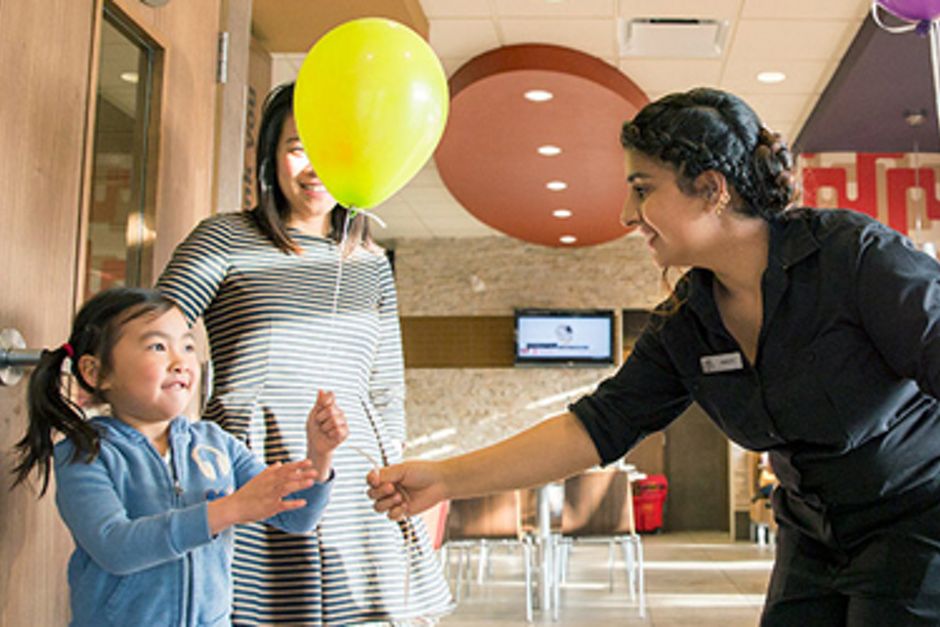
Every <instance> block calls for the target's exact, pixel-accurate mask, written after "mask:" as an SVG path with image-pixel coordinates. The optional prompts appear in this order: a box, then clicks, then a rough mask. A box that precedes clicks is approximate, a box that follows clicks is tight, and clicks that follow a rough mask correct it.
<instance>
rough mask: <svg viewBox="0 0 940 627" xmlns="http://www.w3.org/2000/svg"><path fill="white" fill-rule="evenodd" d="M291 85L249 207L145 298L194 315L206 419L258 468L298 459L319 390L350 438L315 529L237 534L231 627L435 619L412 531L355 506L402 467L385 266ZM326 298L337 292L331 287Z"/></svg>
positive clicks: (418, 539)
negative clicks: (307, 145) (203, 345)
mask: <svg viewBox="0 0 940 627" xmlns="http://www.w3.org/2000/svg"><path fill="white" fill-rule="evenodd" d="M292 99H293V85H286V86H282V87H280V88H278V89H276V90H275V91H273V92H272V93H271V94H270V95H269V97H268V99H267V101H266V102H265V107H264V112H263V114H262V120H261V127H260V129H259V137H258V159H257V162H258V166H257V179H258V198H259V204H258V206H257V207H256V208H255V209H253V210H252V211H250V212H238V213H229V214H220V215H217V216H214V217H211V218H208V219H206V220H204V221H203V222H202V223H200V224H199V225H198V226H197V227H196V229H195V230H194V231H193V232H192V233H191V234H190V235H189V237H188V238H187V239H186V240H185V241H184V242H183V243H182V244H181V245H180V246H179V247H178V248H177V249H176V251H175V252H174V254H173V258H172V260H171V261H170V263H169V265H168V266H167V268H166V270H165V271H164V273H163V275H162V276H161V278H160V280H159V282H158V287H159V289H160V290H161V291H163V292H164V293H165V294H166V295H167V296H169V297H170V298H171V299H173V300H174V301H175V302H176V303H178V304H179V306H180V307H181V308H182V310H183V312H184V313H185V315H186V317H187V318H188V320H189V321H190V323H192V322H194V321H195V320H196V319H197V318H198V317H200V316H202V317H203V319H204V321H205V325H206V329H207V331H208V334H209V344H210V347H211V351H212V363H213V370H214V382H213V391H212V396H211V398H210V400H209V403H208V407H207V409H206V413H205V416H204V418H205V419H208V420H213V421H216V422H218V423H219V424H220V425H221V426H222V427H223V428H225V429H226V430H228V431H229V432H231V433H233V434H235V435H236V436H237V437H239V438H242V439H244V440H245V442H246V443H247V444H248V445H249V446H250V447H251V448H252V450H254V451H255V453H256V454H257V455H259V456H261V457H263V458H264V460H265V461H266V462H267V463H272V462H276V461H281V460H287V459H288V458H297V457H298V456H299V455H300V454H301V453H302V449H303V446H304V442H305V439H304V438H305V436H304V422H305V420H306V415H307V411H308V410H309V408H310V407H311V406H312V404H313V401H314V399H315V398H316V394H317V390H318V389H323V390H333V391H334V392H335V393H336V399H337V403H338V404H339V406H340V407H342V408H343V410H344V411H345V413H346V416H347V420H348V422H349V438H348V439H347V441H346V442H345V443H344V444H343V445H342V446H341V447H340V448H339V449H337V451H336V453H335V456H334V468H335V469H336V479H335V481H336V483H335V485H334V488H333V493H332V498H331V501H330V504H329V506H328V507H327V509H326V512H325V513H324V515H323V518H322V520H321V523H320V525H319V526H318V528H317V529H316V530H315V531H314V532H313V533H312V534H310V535H307V536H294V535H289V534H285V533H283V532H281V531H279V530H277V529H274V528H272V527H268V526H266V525H263V524H255V525H248V526H245V527H241V528H239V530H238V534H237V536H236V545H235V557H234V581H235V610H234V614H233V619H234V622H235V623H236V624H239V625H254V624H291V625H321V624H322V625H346V624H356V623H367V622H368V623H395V624H399V623H408V622H410V621H419V620H424V619H435V618H437V617H439V616H441V615H442V614H444V613H446V612H447V611H449V610H450V608H451V600H450V593H449V590H448V589H447V586H446V583H445V581H444V578H443V576H442V573H441V570H440V565H439V563H438V561H437V560H436V559H435V557H434V555H433V552H432V548H431V546H430V543H429V541H428V538H427V533H426V531H425V528H424V526H423V524H422V523H421V521H420V519H418V518H415V519H413V520H411V521H408V522H407V523H406V524H396V523H392V522H390V521H388V520H387V519H385V518H384V517H382V516H380V515H378V514H376V513H375V512H374V511H373V510H372V505H371V501H370V500H369V499H368V497H367V496H366V489H367V485H366V482H365V476H366V474H367V473H368V471H369V470H370V469H371V468H372V466H373V464H383V465H384V464H389V463H394V462H397V461H399V460H400V458H401V448H402V442H403V440H404V437H405V423H404V411H403V409H404V407H403V405H404V377H403V365H402V355H401V337H400V331H399V324H398V311H397V301H396V295H395V286H394V281H393V277H392V273H391V268H390V265H389V263H388V260H387V259H386V257H385V255H384V254H382V251H381V249H379V248H378V247H377V246H375V244H373V243H372V242H371V239H370V238H369V236H368V225H367V224H366V223H365V220H366V218H365V216H358V217H356V218H355V219H353V220H351V221H350V222H351V224H350V227H349V233H350V235H349V237H346V238H345V244H344V245H342V246H341V244H343V240H344V237H343V232H344V231H345V228H344V223H345V220H346V213H347V212H346V210H345V209H344V208H342V207H340V206H338V205H336V202H335V201H334V199H333V198H332V197H331V196H330V195H329V193H328V192H327V191H326V189H325V188H324V187H323V185H322V183H321V182H320V181H319V180H318V179H317V177H316V174H315V173H314V171H313V170H312V168H311V167H310V164H309V162H308V161H307V157H306V155H305V154H304V151H303V147H302V145H301V143H300V140H299V138H298V135H297V130H296V125H295V123H294V119H293V113H292ZM337 285H338V287H337Z"/></svg>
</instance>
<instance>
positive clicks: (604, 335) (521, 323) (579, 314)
mask: <svg viewBox="0 0 940 627" xmlns="http://www.w3.org/2000/svg"><path fill="white" fill-rule="evenodd" d="M515 320H516V355H515V363H516V365H518V366H539V365H544V366H548V365H555V366H569V365H570V366H609V365H612V364H613V363H615V362H614V346H615V344H614V329H615V325H614V312H613V311H610V310H606V309H517V310H516V311H515Z"/></svg>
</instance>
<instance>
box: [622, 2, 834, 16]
mask: <svg viewBox="0 0 940 627" xmlns="http://www.w3.org/2000/svg"><path fill="white" fill-rule="evenodd" d="M820 1H825V0H820ZM741 2H742V0H709V1H708V2H703V1H702V0H620V7H619V14H620V16H621V17H625V18H628V19H629V18H634V17H673V18H675V17H680V18H703V19H722V20H733V19H736V18H737V16H738V12H739V11H740V8H741Z"/></svg>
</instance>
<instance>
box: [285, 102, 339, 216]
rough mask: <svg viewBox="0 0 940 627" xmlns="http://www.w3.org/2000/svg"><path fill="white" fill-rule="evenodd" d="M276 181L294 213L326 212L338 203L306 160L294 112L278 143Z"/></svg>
mask: <svg viewBox="0 0 940 627" xmlns="http://www.w3.org/2000/svg"><path fill="white" fill-rule="evenodd" d="M277 182H278V185H279V186H280V188H281V193H283V194H284V197H285V198H286V199H287V202H288V204H289V205H290V209H291V214H292V216H295V217H312V216H320V215H326V214H327V213H329V212H330V210H331V209H333V206H334V205H335V204H336V200H334V199H333V197H332V196H331V195H330V193H329V192H328V191H326V187H324V186H323V183H321V182H320V179H319V178H317V174H316V172H314V171H313V167H311V165H310V160H309V159H307V154H306V153H305V152H304V147H303V144H301V143H300V135H299V134H298V133H297V124H296V122H295V121H294V116H293V115H288V116H287V117H286V118H284V126H283V127H282V128H281V136H280V138H279V139H278V142H277Z"/></svg>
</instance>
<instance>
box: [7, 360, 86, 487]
mask: <svg viewBox="0 0 940 627" xmlns="http://www.w3.org/2000/svg"><path fill="white" fill-rule="evenodd" d="M68 356H69V353H68V351H67V350H66V348H65V347H64V346H63V347H61V348H57V349H55V350H51V351H48V350H47V351H43V352H42V355H41V356H40V358H39V363H38V364H37V365H36V368H35V369H34V370H33V373H32V375H31V376H30V378H29V388H28V392H27V396H28V407H29V426H28V427H27V430H26V435H24V436H23V438H22V439H21V440H20V441H19V442H17V443H16V449H17V451H18V458H19V459H18V463H17V464H16V466H15V467H14V468H13V475H14V477H15V479H14V481H13V486H14V487H15V486H17V485H19V484H20V483H23V482H24V481H26V479H27V478H28V477H29V474H30V472H31V471H32V470H33V468H35V467H37V466H38V467H39V475H40V477H41V478H42V488H41V490H40V492H39V496H42V495H43V494H45V493H46V489H47V488H48V487H49V474H50V472H51V470H52V468H51V460H52V453H53V448H54V442H53V440H52V435H53V432H54V431H58V432H59V433H61V434H63V435H64V436H65V437H67V438H68V439H70V440H71V441H72V444H73V445H74V447H75V452H74V454H73V456H72V458H73V461H74V460H75V459H77V458H78V457H79V456H80V455H81V454H84V455H85V457H86V459H89V460H90V459H94V457H95V456H96V455H97V454H98V449H99V444H100V443H99V435H98V432H97V431H96V430H95V428H94V427H92V426H91V425H90V424H89V423H88V422H87V421H86V420H85V417H84V412H82V409H81V408H80V407H79V406H78V405H77V404H76V403H75V402H74V401H72V399H70V398H68V396H67V395H66V394H64V393H63V390H62V363H63V362H64V361H65V358H66V357H68ZM73 359H77V357H73ZM72 369H73V371H77V370H78V368H76V367H74V366H73V368H72Z"/></svg>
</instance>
